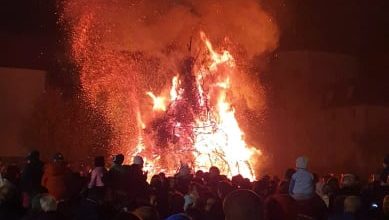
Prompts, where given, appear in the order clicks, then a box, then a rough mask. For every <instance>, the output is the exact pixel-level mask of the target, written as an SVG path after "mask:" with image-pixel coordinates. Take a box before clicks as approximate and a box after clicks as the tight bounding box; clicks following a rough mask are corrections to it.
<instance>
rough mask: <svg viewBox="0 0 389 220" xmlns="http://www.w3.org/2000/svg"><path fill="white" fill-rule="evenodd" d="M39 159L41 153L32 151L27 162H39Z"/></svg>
mask: <svg viewBox="0 0 389 220" xmlns="http://www.w3.org/2000/svg"><path fill="white" fill-rule="evenodd" d="M39 157H40V153H39V151H37V150H33V151H31V152H30V153H29V154H28V155H27V157H26V160H27V162H29V163H30V162H34V161H39Z"/></svg>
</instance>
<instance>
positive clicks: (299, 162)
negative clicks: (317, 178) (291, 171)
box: [296, 156, 308, 169]
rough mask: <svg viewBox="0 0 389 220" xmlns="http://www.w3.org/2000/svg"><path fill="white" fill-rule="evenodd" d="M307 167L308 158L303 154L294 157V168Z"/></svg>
mask: <svg viewBox="0 0 389 220" xmlns="http://www.w3.org/2000/svg"><path fill="white" fill-rule="evenodd" d="M307 167H308V158H307V157H305V156H300V157H298V158H297V159H296V168H297V169H307Z"/></svg>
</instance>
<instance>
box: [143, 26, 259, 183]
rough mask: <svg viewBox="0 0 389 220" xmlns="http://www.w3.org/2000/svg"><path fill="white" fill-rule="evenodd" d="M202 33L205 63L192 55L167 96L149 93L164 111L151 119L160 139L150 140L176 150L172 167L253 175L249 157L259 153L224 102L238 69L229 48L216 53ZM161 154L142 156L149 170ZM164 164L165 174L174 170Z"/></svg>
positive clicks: (154, 106) (156, 109) (161, 147)
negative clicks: (179, 166) (246, 138)
mask: <svg viewBox="0 0 389 220" xmlns="http://www.w3.org/2000/svg"><path fill="white" fill-rule="evenodd" d="M200 37H201V40H202V41H203V42H204V44H205V47H206V49H207V53H205V56H206V59H204V60H206V61H204V62H196V60H194V58H192V57H189V58H187V59H186V60H184V62H183V66H182V68H181V72H180V73H179V74H178V75H177V76H175V77H173V79H172V87H171V89H170V97H159V96H155V95H154V94H153V93H152V92H147V95H148V96H150V97H151V99H152V101H153V111H159V112H160V113H162V114H163V116H162V117H161V116H159V117H161V118H159V119H155V121H154V122H155V123H154V127H153V128H152V129H154V133H153V134H154V136H153V137H154V139H158V140H153V141H152V142H153V143H152V144H153V145H154V146H158V147H157V148H158V149H164V150H165V151H164V152H167V151H177V152H179V153H177V158H169V160H178V161H176V163H170V164H173V166H174V164H175V165H176V166H177V164H181V163H185V164H189V165H190V166H192V167H193V168H194V169H195V170H199V169H202V170H208V169H209V167H211V166H217V167H219V169H221V172H222V173H223V174H226V175H228V176H233V175H237V174H241V175H243V176H244V177H247V178H250V179H254V178H255V174H254V171H253V158H254V156H259V155H260V154H261V152H260V151H259V150H257V149H256V148H254V147H249V146H248V145H247V144H246V142H245V141H244V133H243V131H242V130H241V128H240V127H239V124H238V121H237V120H236V117H235V109H234V108H233V107H232V106H231V104H230V102H229V100H228V98H229V94H230V93H231V81H230V80H231V75H232V74H234V73H237V70H236V65H235V61H234V58H233V57H232V55H231V54H230V53H229V52H228V51H223V52H222V53H217V52H216V51H215V50H214V49H213V47H212V44H211V42H210V41H209V40H208V39H207V37H206V35H205V34H204V33H203V32H201V33H200ZM155 124H157V126H156V125H155ZM152 126H153V125H152ZM146 129H147V128H146ZM160 153H161V152H159V153H158V152H154V153H152V155H149V154H147V153H144V154H143V155H144V156H145V157H148V156H149V158H153V159H151V160H150V159H147V158H146V160H148V165H147V166H148V167H149V169H151V172H153V170H154V169H155V168H156V167H157V166H158V165H157V164H156V163H157V160H160V159H162V158H163V155H161V154H160ZM162 154H163V151H162ZM150 156H151V157H150ZM160 164H161V163H160ZM162 166H163V167H164V168H165V169H164V170H166V169H167V171H168V172H169V171H175V170H176V169H177V167H169V166H170V165H166V164H164V165H162Z"/></svg>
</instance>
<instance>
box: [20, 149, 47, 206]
mask: <svg viewBox="0 0 389 220" xmlns="http://www.w3.org/2000/svg"><path fill="white" fill-rule="evenodd" d="M39 157H40V154H39V151H31V153H30V154H29V155H28V156H27V157H26V165H25V167H24V169H23V171H22V174H21V178H20V186H21V190H22V191H23V194H24V197H25V198H24V199H25V200H28V204H29V203H30V202H29V200H31V199H32V198H33V197H34V196H35V195H36V194H38V193H41V192H42V191H43V189H42V186H41V181H42V176H43V165H44V164H43V162H42V161H41V160H40V158H39ZM28 204H27V206H26V207H28Z"/></svg>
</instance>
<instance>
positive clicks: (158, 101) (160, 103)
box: [146, 92, 166, 111]
mask: <svg viewBox="0 0 389 220" xmlns="http://www.w3.org/2000/svg"><path fill="white" fill-rule="evenodd" d="M146 95H148V96H150V98H151V99H152V100H153V110H154V111H166V105H165V98H164V97H159V96H155V95H154V93H152V92H146Z"/></svg>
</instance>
